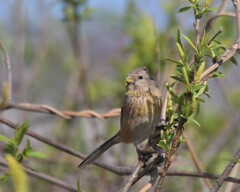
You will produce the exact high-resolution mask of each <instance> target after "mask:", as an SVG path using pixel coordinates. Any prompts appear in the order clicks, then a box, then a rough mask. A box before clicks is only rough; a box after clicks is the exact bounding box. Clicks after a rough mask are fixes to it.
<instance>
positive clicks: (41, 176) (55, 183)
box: [0, 160, 77, 192]
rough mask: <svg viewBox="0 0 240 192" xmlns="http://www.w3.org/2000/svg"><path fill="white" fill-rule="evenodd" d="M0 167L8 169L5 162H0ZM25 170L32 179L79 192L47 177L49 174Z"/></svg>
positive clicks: (66, 184)
mask: <svg viewBox="0 0 240 192" xmlns="http://www.w3.org/2000/svg"><path fill="white" fill-rule="evenodd" d="M0 166H1V167H5V168H7V167H8V165H7V163H6V162H4V161H1V160H0ZM23 170H24V171H25V172H26V173H27V174H28V175H30V176H32V177H35V178H38V179H42V180H44V181H46V182H48V183H51V184H53V185H56V186H58V187H61V188H63V189H66V190H68V191H71V192H75V191H76V192H77V188H76V187H74V186H71V185H69V184H68V183H65V182H64V181H61V180H59V179H56V178H54V177H52V176H50V175H47V174H44V173H41V172H36V171H34V170H32V169H30V168H26V167H23Z"/></svg>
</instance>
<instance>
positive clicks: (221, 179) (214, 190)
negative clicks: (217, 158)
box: [210, 148, 240, 192]
mask: <svg viewBox="0 0 240 192" xmlns="http://www.w3.org/2000/svg"><path fill="white" fill-rule="evenodd" d="M239 160H240V148H239V149H238V151H237V153H236V154H235V156H234V159H233V161H231V162H230V163H229V164H228V165H227V167H226V168H225V169H224V171H223V173H222V175H221V176H220V177H218V178H217V180H216V183H215V185H214V186H213V188H212V189H211V190H210V192H217V191H218V190H219V189H220V187H221V186H222V184H223V182H224V180H225V179H226V178H227V177H228V175H229V174H230V173H231V171H232V169H233V167H234V166H235V165H236V163H239V162H238V161H239Z"/></svg>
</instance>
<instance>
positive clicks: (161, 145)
mask: <svg viewBox="0 0 240 192" xmlns="http://www.w3.org/2000/svg"><path fill="white" fill-rule="evenodd" d="M158 146H159V147H161V148H162V149H163V150H164V151H165V152H168V151H169V146H168V145H167V144H166V143H165V142H164V141H159V143H158Z"/></svg>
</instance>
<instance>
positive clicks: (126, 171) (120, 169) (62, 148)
mask: <svg viewBox="0 0 240 192" xmlns="http://www.w3.org/2000/svg"><path fill="white" fill-rule="evenodd" d="M0 122H2V123H3V124H5V125H7V126H9V127H10V128H12V129H16V127H17V124H14V123H12V122H11V121H9V120H7V119H5V118H3V117H1V116H0ZM26 134H27V135H29V136H31V137H32V138H34V139H37V140H38V141H41V142H43V143H45V144H47V145H50V146H52V147H54V148H56V149H58V150H60V151H63V152H65V153H67V154H70V155H73V156H75V157H78V158H81V159H84V158H86V155H83V154H81V153H79V152H76V151H75V150H73V149H71V148H69V147H67V146H65V145H63V144H61V143H57V142H55V141H52V140H50V139H47V138H46V137H43V136H41V135H39V134H37V133H35V132H33V131H31V130H28V131H27V132H26ZM93 164H95V165H97V166H99V167H101V168H104V169H106V170H108V171H110V172H113V173H116V174H118V175H129V171H132V168H125V167H115V166H110V165H109V164H106V163H102V162H100V161H97V160H96V161H95V162H93ZM76 166H77V165H76Z"/></svg>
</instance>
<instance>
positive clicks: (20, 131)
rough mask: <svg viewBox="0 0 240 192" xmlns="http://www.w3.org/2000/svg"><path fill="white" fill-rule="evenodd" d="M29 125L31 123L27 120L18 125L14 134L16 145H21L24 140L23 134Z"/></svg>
mask: <svg viewBox="0 0 240 192" xmlns="http://www.w3.org/2000/svg"><path fill="white" fill-rule="evenodd" d="M28 127H29V125H28V122H27V121H25V122H24V123H23V124H22V125H20V126H17V128H16V131H15V135H14V141H15V143H16V145H19V144H20V143H21V142H22V139H23V136H24V134H25V133H26V132H27V130H28Z"/></svg>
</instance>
